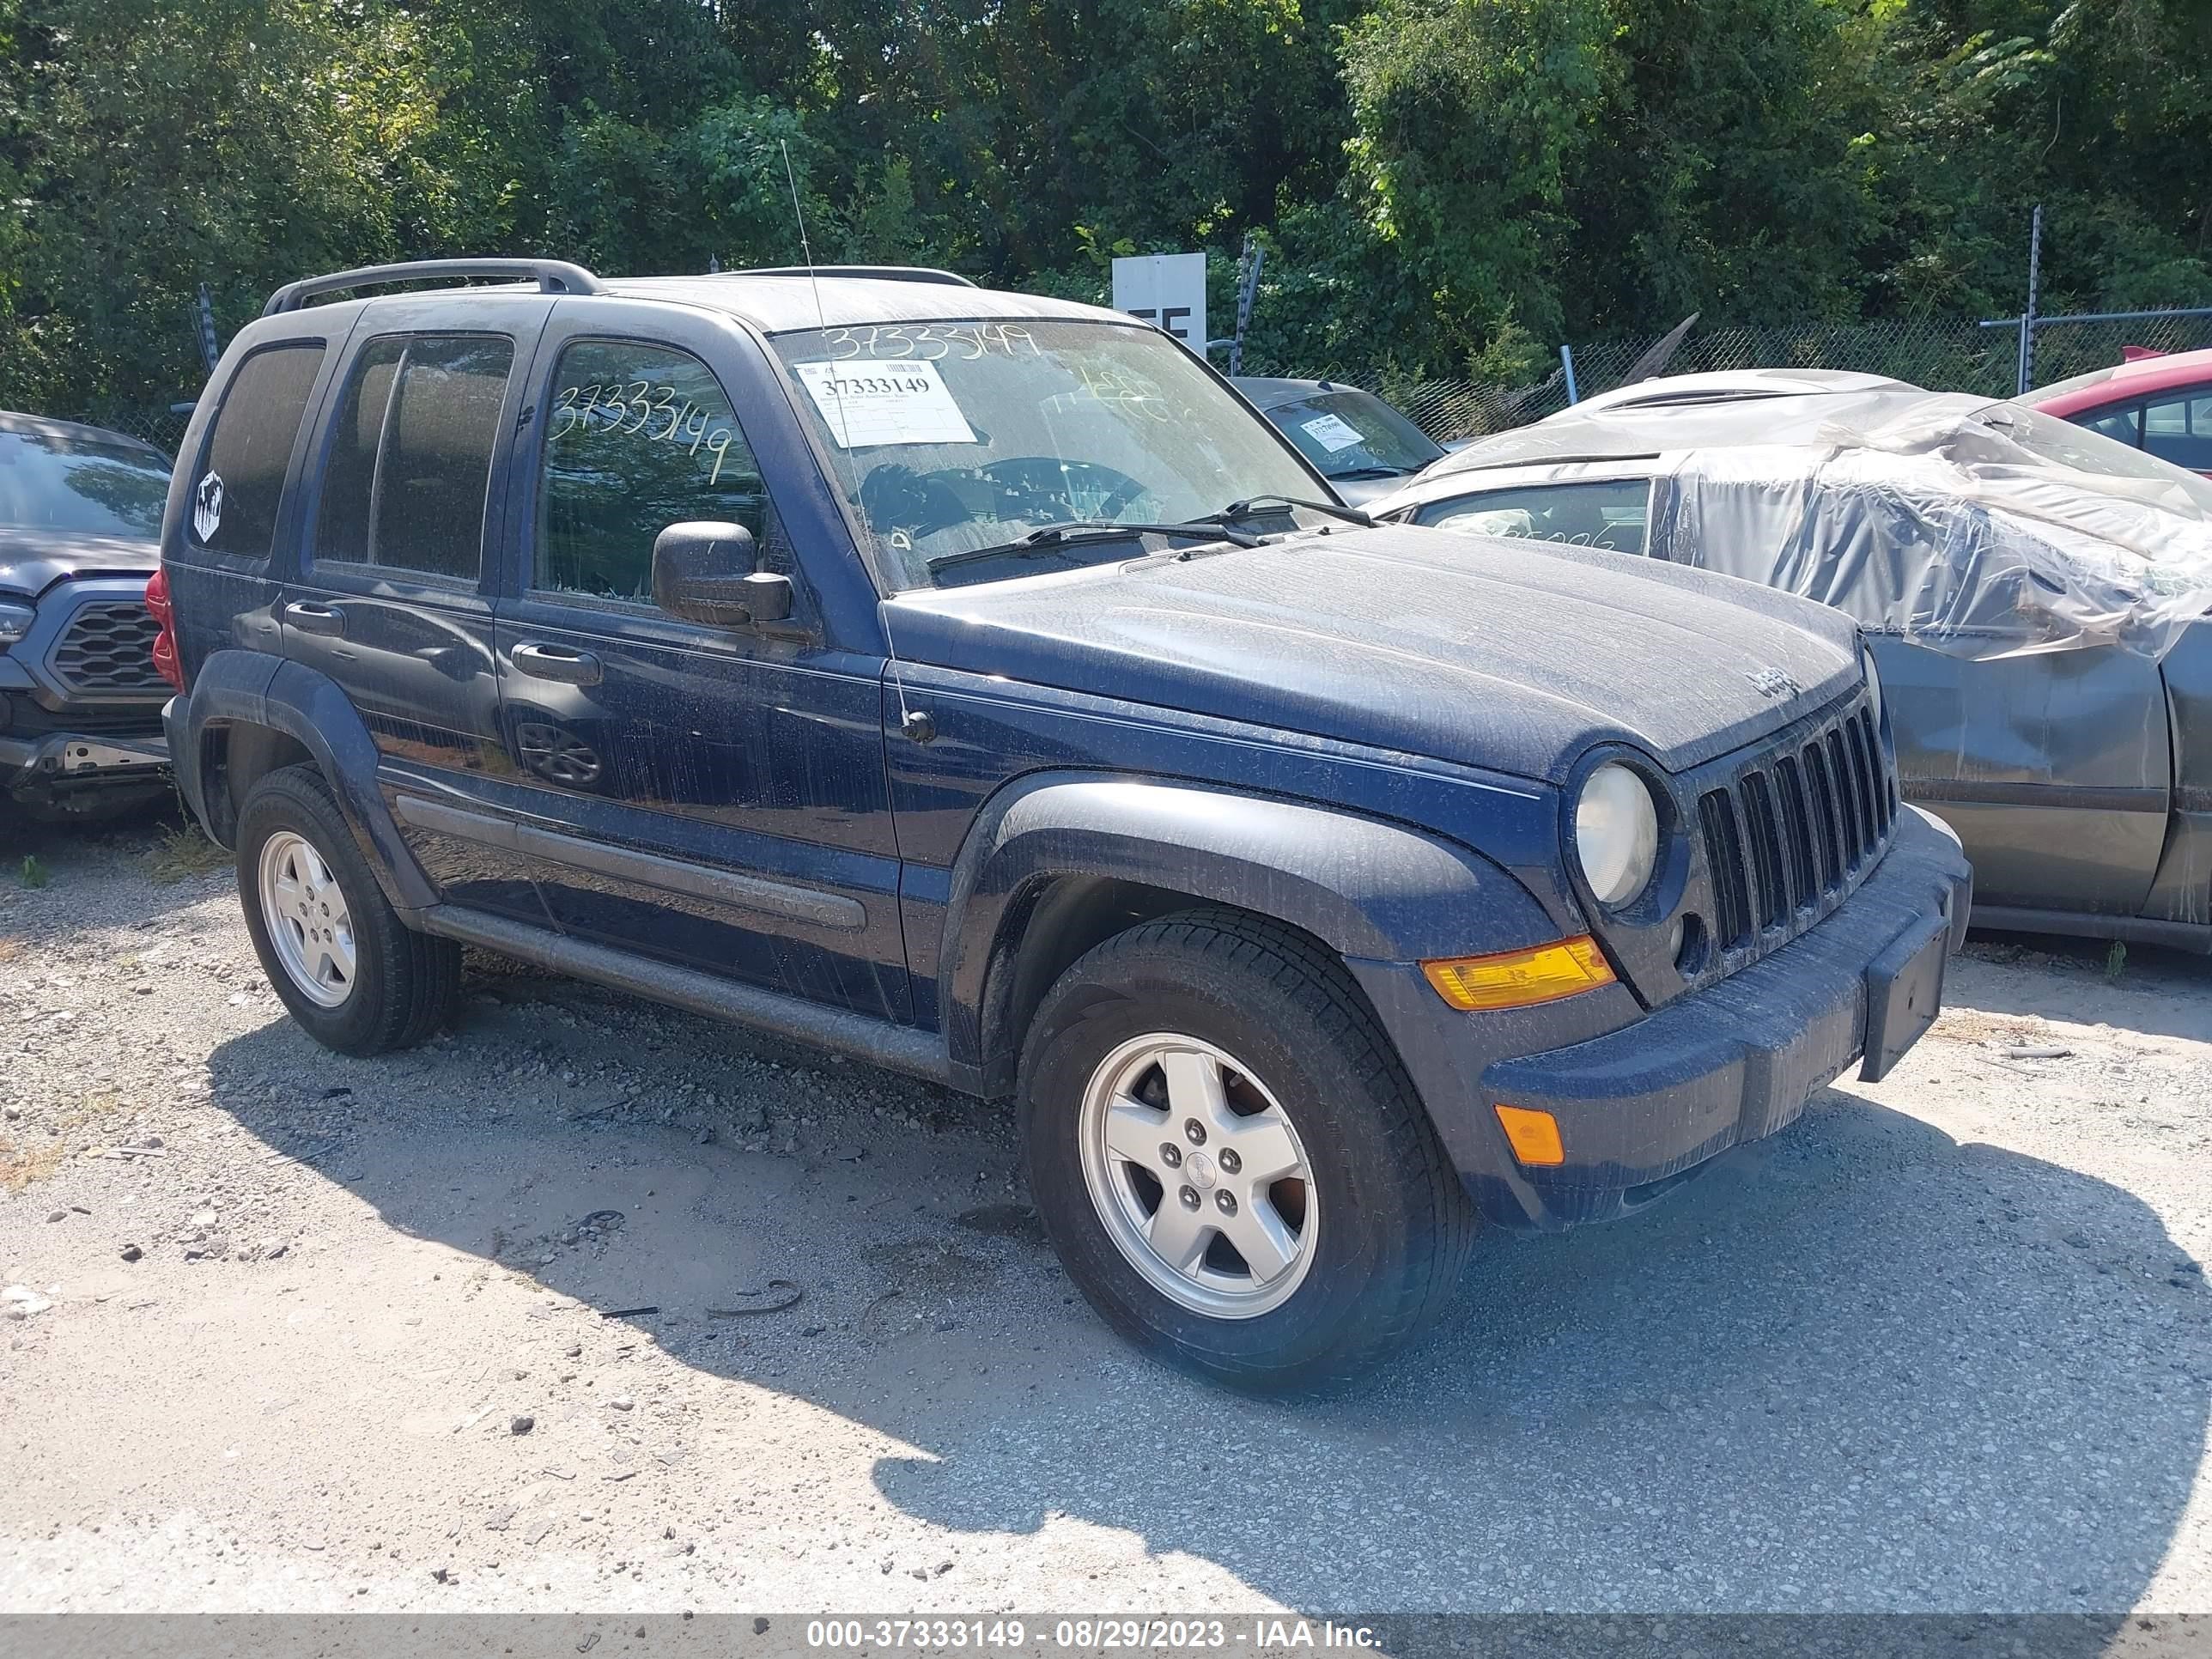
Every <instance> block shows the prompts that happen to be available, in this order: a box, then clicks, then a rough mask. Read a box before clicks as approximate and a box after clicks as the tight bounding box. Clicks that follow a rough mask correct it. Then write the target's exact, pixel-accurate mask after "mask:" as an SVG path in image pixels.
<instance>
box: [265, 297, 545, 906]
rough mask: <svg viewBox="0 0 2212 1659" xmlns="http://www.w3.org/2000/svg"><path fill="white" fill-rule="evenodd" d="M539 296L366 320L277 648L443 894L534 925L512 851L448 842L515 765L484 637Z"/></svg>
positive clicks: (334, 421)
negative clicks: (373, 783)
mask: <svg viewBox="0 0 2212 1659" xmlns="http://www.w3.org/2000/svg"><path fill="white" fill-rule="evenodd" d="M551 303H552V302H551V301H550V300H543V299H537V298H534V297H532V298H525V297H520V296H508V295H487V296H482V297H477V296H471V295H437V296H435V297H433V298H426V299H425V300H423V301H420V302H416V303H410V304H402V305H398V306H379V307H374V308H373V309H371V310H368V311H367V312H366V313H364V315H363V319H362V324H361V325H360V326H359V327H358V328H357V329H356V331H355V333H354V337H353V339H352V341H351V343H350V345H349V352H348V361H347V363H346V366H345V370H344V375H343V380H342V381H341V383H340V387H339V391H338V392H337V397H336V398H335V399H334V400H333V402H332V407H331V416H330V417H329V419H328V421H327V422H326V423H325V430H324V433H323V435H322V445H321V448H320V451H319V466H318V467H317V468H316V470H315V485H316V487H315V489H314V490H313V495H312V496H311V498H310V500H309V501H308V503H307V539H306V544H305V547H304V549H303V550H302V554H301V572H300V577H299V580H298V581H297V583H296V584H294V585H292V586H289V587H288V589H287V592H286V594H285V600H284V603H283V605H282V607H281V610H280V615H281V617H282V621H283V631H284V643H285V652H286V654H287V655H288V656H289V657H290V658H291V659H293V660H295V661H296V662H299V663H301V664H303V665H306V666H307V667H310V668H313V669H314V670H316V671H318V672H319V673H323V674H325V675H328V676H329V677H330V678H331V679H332V680H334V681H336V682H337V684H338V685H339V686H340V688H342V689H343V691H344V692H345V695H346V696H347V698H348V700H349V702H351V703H352V704H353V706H354V708H355V709H356V710H357V711H358V712H359V713H360V714H361V716H362V720H364V721H365V722H366V723H367V725H368V729H369V732H370V735H371V736H372V737H373V738H374V740H375V743H376V747H377V751H378V757H379V766H378V774H379V778H380V782H381V783H382V785H383V787H384V790H385V793H386V795H387V796H388V797H390V798H392V800H393V803H394V811H395V816H396V817H397V818H398V823H399V826H400V830H401V833H402V834H403V835H404V836H405V837H406V839H407V841H408V843H409V845H410V848H412V850H413V851H414V853H415V854H416V858H417V859H418V860H421V862H422V866H423V867H424V869H425V870H426V871H427V872H428V874H429V875H430V877H431V878H432V879H433V880H434V881H435V882H436V883H437V884H439V886H440V887H441V889H442V890H444V891H445V892H446V894H447V896H449V897H451V898H453V899H454V900H455V901H457V902H461V903H464V904H467V905H470V906H471V907H474V908H480V909H485V910H492V911H497V912H500V913H501V914H504V915H513V916H517V917H520V918H521V919H523V920H525V921H536V922H541V923H542V922H543V921H544V920H545V911H544V905H543V903H542V902H540V900H539V898H538V894H537V891H536V889H535V888H534V886H533V885H532V882H531V879H530V874H529V870H528V867H527V866H526V863H525V862H524V860H522V858H521V857H520V854H516V853H514V852H513V851H511V850H502V849H501V848H499V847H497V846H496V845H495V844H491V843H490V842H488V841H487V840H486V839H485V838H483V837H481V836H460V835H455V834H453V833H451V826H452V825H453V823H454V822H455V821H456V820H455V819H454V818H453V814H454V813H457V812H459V813H465V814H472V815H473V814H481V813H483V811H486V810H487V809H489V810H491V811H498V810H499V800H498V794H497V786H498V781H499V780H501V779H502V778H504V777H507V776H511V775H513V774H514V773H515V772H516V770H517V769H518V768H517V764H516V761H515V758H514V757H513V755H512V754H511V753H510V752H509V750H508V749H507V743H506V739H505V738H504V736H503V734H502V730H501V725H500V720H499V692H498V679H497V673H496V659H495V655H494V649H493V639H492V594H493V592H495V590H496V586H497V576H496V570H495V565H494V563H493V562H488V561H487V559H486V556H485V550H486V548H487V547H496V546H497V545H498V544H499V537H500V534H501V521H500V511H501V502H502V501H503V499H504V491H503V489H502V488H501V486H502V485H503V483H504V481H505V479H504V473H505V468H506V465H507V456H506V445H505V436H506V435H507V433H509V432H511V431H512V430H513V426H514V422H515V419H516V416H517V415H518V413H519V411H520V398H521V381H522V376H521V374H520V368H521V367H522V366H523V365H524V364H526V362H528V361H529V356H530V353H531V350H532V348H533V347H534V346H535V344H536V343H537V338H538V333H539V331H540V330H541V329H542V327H543V326H544V320H545V318H546V315H547V313H548V312H549V311H550V308H551Z"/></svg>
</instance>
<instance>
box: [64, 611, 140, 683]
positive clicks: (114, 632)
mask: <svg viewBox="0 0 2212 1659" xmlns="http://www.w3.org/2000/svg"><path fill="white" fill-rule="evenodd" d="M160 632H161V625H160V624H159V623H156V622H155V620H154V619H153V617H149V616H148V615H147V614H146V608H145V606H143V605H136V604H131V603H129V602H127V601H117V600H100V599H96V600H94V601H92V602H91V603H89V604H87V605H79V606H78V607H77V612H76V616H75V617H71V618H70V623H69V628H68V629H67V631H66V632H64V634H63V635H62V639H61V643H60V644H58V645H57V646H56V647H54V649H53V654H52V657H51V658H50V659H49V661H50V662H51V663H52V667H53V672H54V678H57V679H58V680H60V681H61V682H62V684H64V685H65V686H67V687H68V688H69V689H70V690H72V691H159V690H162V689H163V684H164V683H163V681H162V678H161V671H159V670H158V669H156V668H155V666H154V636H155V635H156V634H158V633H160Z"/></svg>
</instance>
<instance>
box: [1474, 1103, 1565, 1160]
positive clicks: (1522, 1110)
mask: <svg viewBox="0 0 2212 1659" xmlns="http://www.w3.org/2000/svg"><path fill="white" fill-rule="evenodd" d="M1491 1110H1492V1111H1493V1112H1495V1113H1497V1114H1498V1126H1499V1127H1501V1128H1503V1129H1504V1131H1505V1139H1507V1141H1509V1142H1510V1144H1511V1146H1512V1147H1513V1156H1514V1157H1516V1158H1519V1159H1520V1160H1521V1161H1522V1163H1523V1164H1527V1165H1528V1166H1529V1167H1530V1168H1532V1169H1548V1168H1551V1167H1553V1166H1555V1165H1558V1164H1565V1162H1566V1161H1567V1149H1566V1147H1565V1146H1563V1145H1561V1144H1560V1141H1559V1119H1557V1118H1555V1117H1553V1115H1551V1114H1550V1113H1549V1112H1539V1111H1533V1110H1531V1109H1529V1108H1528V1107H1526V1106H1493V1107H1492V1108H1491Z"/></svg>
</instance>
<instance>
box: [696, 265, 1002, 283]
mask: <svg viewBox="0 0 2212 1659" xmlns="http://www.w3.org/2000/svg"><path fill="white" fill-rule="evenodd" d="M723 274H724V275H725V276H871V277H874V278H876V279H877V280H878V281H879V282H886V283H945V284H948V285H949V286H951V287H953V288H973V287H975V283H972V282H970V281H969V279H968V278H967V277H965V276H962V275H961V274H960V273H959V272H958V271H957V270H936V269H934V268H933V267H931V266H928V265H812V266H809V265H770V266H769V267H768V268H767V269H765V270H732V271H726V272H724V273H723Z"/></svg>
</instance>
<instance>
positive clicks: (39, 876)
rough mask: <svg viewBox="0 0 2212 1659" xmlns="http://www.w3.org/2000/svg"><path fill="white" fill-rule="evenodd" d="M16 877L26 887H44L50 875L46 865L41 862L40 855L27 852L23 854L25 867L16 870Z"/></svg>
mask: <svg viewBox="0 0 2212 1659" xmlns="http://www.w3.org/2000/svg"><path fill="white" fill-rule="evenodd" d="M16 879H17V880H18V881H20V882H21V883H22V884H23V885H24V886H26V887H44V886H45V885H46V883H47V881H48V880H49V879H50V877H49V876H48V874H47V871H46V866H45V865H43V864H41V863H40V862H39V855H38V854H36V853H26V854H23V867H22V869H21V870H20V871H18V872H16Z"/></svg>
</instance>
